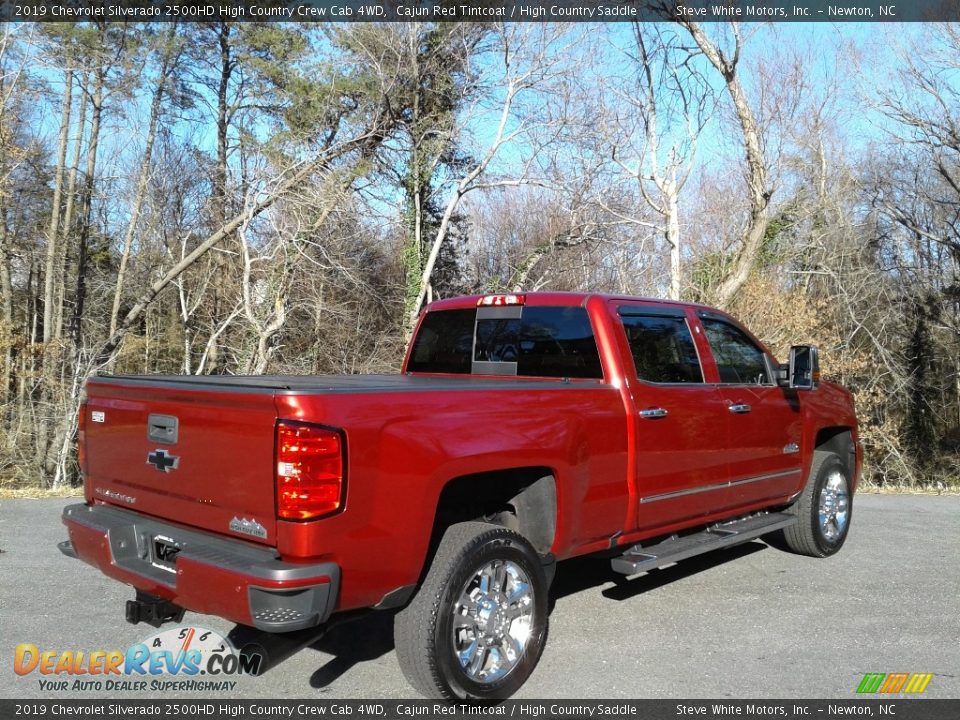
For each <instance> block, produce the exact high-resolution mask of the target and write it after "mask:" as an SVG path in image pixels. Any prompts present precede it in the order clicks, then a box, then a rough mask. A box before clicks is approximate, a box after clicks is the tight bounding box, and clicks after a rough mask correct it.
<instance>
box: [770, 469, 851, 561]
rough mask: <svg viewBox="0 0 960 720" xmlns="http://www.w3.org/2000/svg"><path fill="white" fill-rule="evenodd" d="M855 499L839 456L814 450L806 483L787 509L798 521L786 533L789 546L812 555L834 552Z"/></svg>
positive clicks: (843, 535) (841, 540)
mask: <svg viewBox="0 0 960 720" xmlns="http://www.w3.org/2000/svg"><path fill="white" fill-rule="evenodd" d="M852 501H853V496H852V495H851V493H850V478H849V477H848V476H847V469H846V466H845V465H844V464H843V462H841V460H840V458H839V457H838V456H837V455H836V454H835V453H832V452H826V451H823V450H817V451H816V452H814V454H813V464H812V465H811V467H810V479H809V480H808V481H807V486H806V487H805V488H804V489H803V492H802V493H800V497H799V498H798V499H797V502H796V503H794V505H793V506H792V507H791V508H790V509H789V510H788V512H791V513H793V514H794V515H796V516H797V519H798V522H797V524H796V525H793V526H791V527H789V528H787V529H786V530H785V531H784V533H783V535H784V539H785V540H786V542H787V546H788V547H789V548H790V549H791V550H793V551H794V552H796V553H799V554H801V555H809V556H811V557H826V556H828V555H833V554H834V553H835V552H837V550H839V549H840V548H841V547H842V546H843V543H844V541H845V540H846V539H847V533H848V532H849V530H850V517H851V513H852V511H853V504H852Z"/></svg>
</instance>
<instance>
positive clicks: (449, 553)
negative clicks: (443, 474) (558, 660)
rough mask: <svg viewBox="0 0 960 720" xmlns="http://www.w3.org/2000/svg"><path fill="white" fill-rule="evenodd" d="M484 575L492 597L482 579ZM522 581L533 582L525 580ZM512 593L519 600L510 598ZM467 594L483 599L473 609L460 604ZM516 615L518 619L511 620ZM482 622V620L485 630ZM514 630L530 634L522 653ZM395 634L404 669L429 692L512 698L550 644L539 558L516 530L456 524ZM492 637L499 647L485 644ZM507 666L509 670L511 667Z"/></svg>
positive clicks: (415, 683) (398, 620) (451, 696)
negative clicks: (464, 663) (460, 651)
mask: <svg viewBox="0 0 960 720" xmlns="http://www.w3.org/2000/svg"><path fill="white" fill-rule="evenodd" d="M501 569H502V573H500V570H501ZM484 573H488V574H487V575H484ZM489 573H497V575H491V574H489ZM501 574H502V576H503V580H502V582H500V583H499V584H500V585H501V587H500V588H499V589H497V588H495V587H494V588H493V589H492V590H491V588H490V583H491V582H493V584H494V585H496V584H497V582H498V581H499V579H500V577H499V576H500V575H501ZM484 577H486V580H487V590H488V592H489V593H490V594H487V593H485V592H484V591H483V586H482V585H480V584H477V583H478V582H480V581H482V579H483V578H484ZM491 578H493V580H492V581H491ZM524 579H525V580H527V581H529V582H521V581H523V580H524ZM471 588H472V589H471ZM508 590H509V595H510V596H512V597H513V598H519V599H518V600H514V601H511V600H510V598H509V597H508ZM521 591H522V597H521V596H520V593H521ZM468 593H469V594H471V595H470V596H471V597H472V598H477V599H478V601H477V602H474V603H473V606H474V608H476V609H475V610H473V614H471V611H470V609H469V608H467V607H466V605H464V604H462V603H461V602H460V601H461V599H463V598H465V597H467V596H468ZM497 598H499V600H498V599H497ZM490 608H492V610H491V609H490ZM528 609H529V612H528V611H527V610H528ZM461 611H465V612H461ZM485 614H489V617H488V619H487V620H486V621H484V620H479V619H477V618H480V617H483V616H484V615H485ZM512 614H516V615H517V617H516V618H513V619H508V616H510V615H512ZM455 618H456V620H457V623H456V629H455ZM471 623H474V625H472V626H471ZM476 623H482V624H483V630H478V628H479V627H480V625H478V624H476ZM518 623H519V624H518ZM515 625H516V627H515ZM468 626H471V627H468ZM504 628H506V629H504ZM481 632H482V633H484V634H482V635H481V634H480V633H481ZM514 633H516V634H517V635H518V636H523V637H524V639H525V642H523V644H522V649H521V651H520V652H519V653H518V652H516V648H517V647H518V644H519V642H518V641H517V640H516V639H514V637H513V634H514ZM393 636H394V641H395V643H396V647H397V658H398V659H399V661H400V669H401V670H403V674H404V676H405V677H406V678H407V680H408V681H409V682H410V684H411V685H413V687H414V688H416V689H417V690H418V691H419V692H420V693H422V694H423V695H425V696H427V697H437V696H440V697H443V698H449V699H473V700H499V699H503V698H507V697H510V695H512V694H513V693H514V692H516V690H517V689H518V688H519V687H520V686H521V685H523V683H524V682H525V681H526V679H527V678H528V677H529V676H530V673H532V672H533V669H534V668H535V667H536V666H537V662H538V661H539V660H540V654H541V653H542V652H543V646H544V643H545V642H546V637H547V583H546V579H545V577H544V572H543V567H542V566H541V563H540V558H539V557H538V555H537V553H536V551H535V550H534V549H533V547H532V546H531V545H530V543H528V542H527V541H526V540H525V539H524V538H523V536H522V535H519V534H518V533H516V532H513V531H512V530H508V529H506V528H504V527H500V526H498V525H490V524H488V523H480V522H467V523H458V524H456V525H452V526H451V527H450V528H448V529H447V531H446V532H445V533H444V535H443V539H442V540H441V541H440V545H439V547H438V548H437V553H436V555H435V556H434V558H433V562H432V564H431V565H430V569H429V570H428V572H427V576H426V578H425V579H424V581H423V585H421V586H420V588H419V590H418V591H417V594H416V595H415V596H414V597H413V600H412V601H411V602H410V604H409V605H408V606H407V607H406V608H404V609H403V610H402V611H401V612H400V613H398V614H397V617H396V620H395V621H394V629H393ZM471 638H472V639H473V640H472V641H471ZM488 641H489V642H490V643H494V644H493V645H487V644H486V643H487V642H488ZM458 645H459V646H460V647H461V648H463V653H464V655H465V656H466V657H467V658H468V662H467V667H464V666H462V664H461V661H460V657H459V656H458V653H457V648H458ZM470 648H473V649H474V653H473V654H472V655H471V654H469V650H470ZM502 648H506V651H504V650H502ZM511 654H512V655H514V657H513V658H510V657H509V656H510V655H511ZM470 660H472V662H470ZM477 661H479V665H477ZM506 665H510V666H511V667H509V669H505V666H506ZM485 668H486V669H487V670H486V672H485ZM501 672H502V673H503V674H502V675H500V673H501Z"/></svg>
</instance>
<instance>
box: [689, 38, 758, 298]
mask: <svg viewBox="0 0 960 720" xmlns="http://www.w3.org/2000/svg"><path fill="white" fill-rule="evenodd" d="M680 22H681V24H682V25H683V26H684V27H685V28H686V29H687V31H688V32H689V33H690V35H691V36H692V37H693V40H694V42H696V43H697V45H698V46H699V48H700V50H702V51H703V54H704V55H705V56H706V58H707V60H709V61H710V64H711V65H713V66H714V67H715V68H716V69H717V71H718V72H719V73H720V75H721V76H722V77H723V81H724V83H725V85H726V88H727V92H728V93H729V95H730V99H731V100H732V101H733V110H734V112H735V113H736V116H737V121H738V122H739V123H740V131H741V133H742V134H743V145H744V150H745V152H746V163H747V168H746V170H747V190H748V200H749V203H750V220H749V222H748V224H747V227H746V229H745V230H744V232H743V237H742V241H741V244H740V249H739V250H738V251H737V254H736V256H735V258H734V261H733V267H732V268H731V269H730V271H729V272H728V273H727V276H726V277H725V278H724V279H723V281H722V282H721V283H720V286H719V287H718V288H717V290H716V293H715V294H716V301H717V303H718V304H720V305H728V304H729V303H730V301H731V300H732V299H733V297H734V296H735V295H736V294H737V293H738V292H739V291H740V288H741V287H743V284H744V283H745V282H746V281H747V278H748V277H749V276H750V272H751V270H753V266H754V265H755V264H756V261H757V255H758V254H759V252H760V246H761V245H762V243H763V237H764V235H765V234H766V232H767V225H768V224H769V222H770V214H769V206H770V194H771V190H770V188H768V186H767V166H766V160H765V158H764V156H763V148H762V146H761V144H760V129H759V126H758V124H757V120H756V118H755V117H754V115H753V111H752V110H751V109H750V103H749V102H747V96H746V93H745V92H744V90H743V85H742V84H741V83H740V78H739V77H738V76H737V62H738V60H739V57H740V49H741V45H742V43H741V38H740V32H739V30H738V29H737V28H736V25H734V36H735V38H736V49H735V51H734V57H733V58H732V59H730V60H728V59H727V58H726V57H725V56H724V54H723V52H722V51H721V50H720V49H719V48H718V47H717V46H716V45H714V44H713V43H712V42H711V41H710V39H709V38H708V37H707V36H706V35H705V34H704V32H703V30H702V29H701V28H700V26H699V25H698V24H697V23H695V22H690V21H686V20H682V21H680Z"/></svg>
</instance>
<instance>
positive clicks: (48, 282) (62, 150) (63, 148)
mask: <svg viewBox="0 0 960 720" xmlns="http://www.w3.org/2000/svg"><path fill="white" fill-rule="evenodd" d="M68 62H69V61H68ZM72 105H73V68H72V67H70V66H69V65H68V66H67V69H66V70H65V71H64V74H63V111H62V113H61V115H60V139H59V142H58V143H57V165H56V168H55V169H54V172H53V203H52V206H51V208H50V227H49V228H48V229H47V259H46V260H47V261H46V266H45V271H46V272H45V273H44V280H43V342H44V344H46V343H48V342H50V339H51V338H52V337H53V318H54V310H53V302H54V301H53V289H54V273H55V268H56V262H57V238H58V230H59V228H58V223H59V221H60V199H61V196H62V194H63V170H64V166H65V165H66V163H67V141H68V140H69V135H70V113H71V110H72Z"/></svg>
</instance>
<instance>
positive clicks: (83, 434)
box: [77, 403, 87, 475]
mask: <svg viewBox="0 0 960 720" xmlns="http://www.w3.org/2000/svg"><path fill="white" fill-rule="evenodd" d="M77 463H78V464H79V465H80V472H81V474H83V475H86V474H87V404H86V403H80V412H79V413H77Z"/></svg>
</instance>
